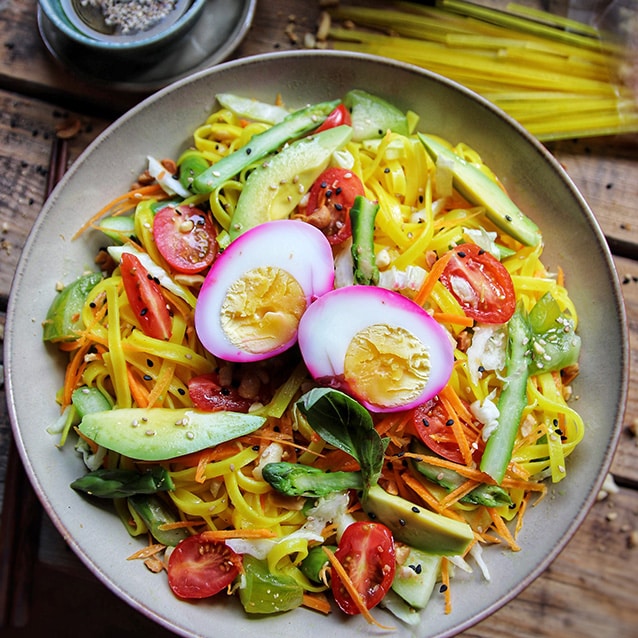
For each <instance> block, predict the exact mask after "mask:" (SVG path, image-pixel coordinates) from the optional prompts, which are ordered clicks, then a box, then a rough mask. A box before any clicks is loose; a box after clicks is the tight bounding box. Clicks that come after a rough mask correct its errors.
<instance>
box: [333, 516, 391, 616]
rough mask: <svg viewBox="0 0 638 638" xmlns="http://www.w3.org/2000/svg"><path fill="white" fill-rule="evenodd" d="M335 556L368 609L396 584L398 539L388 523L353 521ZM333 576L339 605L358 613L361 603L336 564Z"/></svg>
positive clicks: (334, 594) (334, 593)
mask: <svg viewBox="0 0 638 638" xmlns="http://www.w3.org/2000/svg"><path fill="white" fill-rule="evenodd" d="M335 557H336V558H337V559H338V561H339V562H340V563H341V564H342V565H343V567H344V569H345V570H346V572H347V573H348V576H349V578H350V580H351V581H352V583H353V584H354V587H355V589H356V590H357V591H358V592H359V594H360V596H361V600H362V601H363V603H364V604H365V606H366V608H367V609H372V608H373V607H374V606H375V605H377V604H378V603H379V602H381V600H382V599H383V597H384V596H385V595H386V593H387V592H388V590H389V589H390V586H391V585H392V579H393V578H394V572H395V570H396V558H395V553H394V539H393V538H392V532H390V530H389V529H388V528H387V527H386V526H385V525H382V524H381V523H372V522H368V521H357V522H356V523H352V524H351V525H349V526H348V527H346V529H345V531H344V533H343V535H342V536H341V540H340V541H339V547H338V548H337V551H336V552H335ZM331 580H332V594H333V596H334V598H335V601H336V602H337V605H339V608H340V609H341V610H342V611H343V612H345V613H346V614H350V615H353V614H358V613H359V609H358V607H357V606H356V605H355V603H354V601H353V600H352V598H351V597H350V594H349V593H348V592H347V590H346V588H345V587H344V586H343V583H342V582H341V579H340V578H339V575H338V574H337V573H336V571H335V570H334V568H333V569H332V570H331Z"/></svg>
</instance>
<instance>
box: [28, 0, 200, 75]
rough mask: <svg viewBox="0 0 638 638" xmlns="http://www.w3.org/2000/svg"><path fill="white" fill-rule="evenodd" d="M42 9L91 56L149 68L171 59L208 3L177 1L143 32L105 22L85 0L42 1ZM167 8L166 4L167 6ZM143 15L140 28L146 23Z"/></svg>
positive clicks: (63, 34)
mask: <svg viewBox="0 0 638 638" xmlns="http://www.w3.org/2000/svg"><path fill="white" fill-rule="evenodd" d="M38 4H39V6H40V9H41V10H42V12H43V13H44V15H45V16H46V17H47V18H48V19H49V21H50V22H51V23H52V24H53V26H54V27H55V29H57V30H58V31H59V32H60V34H61V35H62V37H64V38H65V39H67V40H68V41H70V42H72V43H74V44H75V45H77V46H79V47H81V49H83V50H84V51H85V52H86V53H87V54H99V55H100V56H104V55H108V56H109V57H112V59H113V60H114V61H127V62H131V63H139V64H148V63H151V62H154V61H156V60H158V59H161V58H162V57H164V56H165V55H167V54H168V53H169V52H170V51H171V50H172V48H173V47H174V46H176V45H177V44H178V43H179V41H180V40H181V39H182V38H183V37H184V36H185V35H187V34H188V32H189V31H190V30H191V29H192V28H193V27H194V26H195V24H196V23H197V21H198V20H199V18H200V16H201V14H202V10H203V9H204V5H205V4H206V0H176V2H175V3H174V8H173V9H172V10H170V11H168V13H166V14H165V15H163V16H162V13H161V11H160V13H159V15H160V16H162V17H161V18H160V19H158V20H156V21H152V20H150V19H149V22H148V25H147V26H144V27H143V28H132V29H128V28H127V25H126V23H124V26H123V27H121V26H118V25H117V24H115V25H110V24H107V22H105V20H104V17H103V15H102V11H101V9H100V8H99V7H94V6H92V5H89V4H86V3H83V2H81V0H38ZM165 4H166V3H165ZM144 17H145V16H144V14H143V13H140V16H139V20H140V24H142V21H143V20H144Z"/></svg>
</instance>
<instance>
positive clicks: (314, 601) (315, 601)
mask: <svg viewBox="0 0 638 638" xmlns="http://www.w3.org/2000/svg"><path fill="white" fill-rule="evenodd" d="M302 604H303V606H304V607H308V608H309V609H314V610H315V611H319V612H321V613H322V614H325V615H326V616H327V615H328V614H329V613H330V612H331V611H332V608H331V607H330V601H329V600H328V597H327V596H326V595H325V594H321V593H313V594H307V593H306V594H304V595H303V599H302Z"/></svg>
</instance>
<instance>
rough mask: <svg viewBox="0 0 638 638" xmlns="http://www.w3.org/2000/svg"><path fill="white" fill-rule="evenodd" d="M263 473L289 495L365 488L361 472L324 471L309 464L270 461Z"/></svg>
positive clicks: (268, 480)
mask: <svg viewBox="0 0 638 638" xmlns="http://www.w3.org/2000/svg"><path fill="white" fill-rule="evenodd" d="M262 475H263V477H264V480H266V481H267V482H268V483H270V485H272V486H273V487H274V488H275V489H276V490H277V491H278V492H282V493H283V494H287V495H288V496H308V497H319V496H325V495H326V494H332V493H333V492H342V491H343V490H350V489H354V490H360V489H362V488H363V480H362V478H361V474H360V473H359V472H324V471H323V470H320V469H318V468H316V467H311V466H309V465H301V464H298V463H286V462H284V461H281V462H279V463H268V464H267V465H265V466H264V468H263V470H262Z"/></svg>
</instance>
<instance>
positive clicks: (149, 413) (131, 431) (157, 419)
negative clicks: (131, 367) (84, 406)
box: [79, 408, 266, 461]
mask: <svg viewBox="0 0 638 638" xmlns="http://www.w3.org/2000/svg"><path fill="white" fill-rule="evenodd" d="M265 421H266V419H265V417H260V416H256V415H253V414H243V413H240V412H225V411H221V412H203V411H200V410H192V409H190V408H180V409H170V408H124V409H116V410H108V411H105V412H93V413H91V414H87V415H86V416H85V417H84V418H83V419H82V421H81V422H80V426H79V429H80V432H81V433H82V434H83V435H84V436H86V437H88V438H89V439H91V440H92V441H95V443H97V444H98V445H102V446H103V447H105V448H107V449H109V450H113V451H114V452H119V453H120V454H123V455H124V456H127V457H129V458H132V459H136V460H140V461H164V460H166V459H171V458H174V457H177V456H182V455H184V454H190V453H192V452H198V451H199V450H203V449H205V448H208V447H213V446H215V445H219V444H220V443H224V442H225V441H230V440H231V439H235V438H237V437H240V436H243V435H245V434H250V433H251V432H254V431H255V430H257V429H259V428H260V427H261V426H262V425H263V424H264V422H265Z"/></svg>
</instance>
